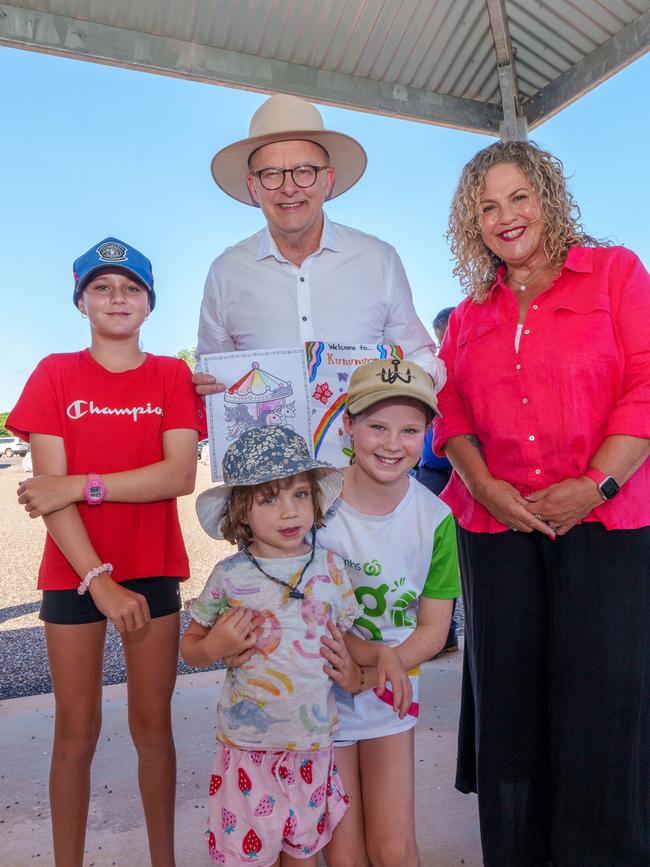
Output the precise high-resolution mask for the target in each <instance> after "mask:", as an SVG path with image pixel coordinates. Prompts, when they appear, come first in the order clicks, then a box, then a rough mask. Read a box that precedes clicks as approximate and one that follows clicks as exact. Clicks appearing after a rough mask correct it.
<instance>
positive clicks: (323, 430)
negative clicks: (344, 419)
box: [314, 391, 348, 457]
mask: <svg viewBox="0 0 650 867" xmlns="http://www.w3.org/2000/svg"><path fill="white" fill-rule="evenodd" d="M347 396H348V393H347V391H346V392H344V393H343V394H342V395H340V397H338V398H337V399H336V400H335V401H334V403H333V404H332V405H331V406H330V407H329V409H328V410H327V411H326V412H324V413H323V417H322V418H321V420H320V422H319V424H318V427H317V428H316V430H315V431H314V456H315V457H318V452H319V451H320V447H321V446H322V444H323V440H324V439H325V436H326V435H327V431H328V430H329V429H330V427H331V426H332V424H333V422H334V420H335V419H336V417H337V416H338V415H340V414H341V413H342V412H343V407H344V406H345V401H346V399H347Z"/></svg>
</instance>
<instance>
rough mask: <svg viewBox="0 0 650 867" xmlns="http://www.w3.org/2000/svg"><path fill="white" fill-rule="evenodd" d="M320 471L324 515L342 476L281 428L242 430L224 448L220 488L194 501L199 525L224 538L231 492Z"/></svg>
mask: <svg viewBox="0 0 650 867" xmlns="http://www.w3.org/2000/svg"><path fill="white" fill-rule="evenodd" d="M309 470H321V471H322V472H321V474H320V478H319V480H318V489H319V490H318V504H319V506H320V509H321V512H322V513H323V515H326V514H327V512H328V511H329V510H330V509H331V507H332V505H333V504H334V501H335V500H336V499H337V498H338V497H339V496H340V494H341V488H342V486H343V474H342V473H341V471H340V470H337V469H336V468H335V467H333V466H332V465H331V464H327V463H325V462H324V461H317V460H314V458H312V456H311V455H310V454H309V449H308V448H307V443H306V442H305V440H304V438H303V437H301V436H300V434H297V433H296V432H295V431H293V430H291V429H289V428H286V427H283V426H282V425H270V426H269V427H263V428H251V429H249V430H247V431H244V433H243V434H241V436H240V437H239V438H238V439H237V440H235V442H234V443H232V444H231V445H230V446H229V447H228V448H227V449H226V454H225V455H224V458H223V480H224V484H223V485H217V486H216V487H214V488H208V490H207V491H204V492H203V493H202V494H199V496H198V497H197V499H196V514H197V515H198V518H199V523H200V524H201V526H202V527H203V529H204V530H205V532H206V533H207V534H208V536H212V538H213V539H223V538H224V536H223V533H222V532H221V522H222V520H223V518H224V510H225V508H226V504H227V502H228V500H229V498H230V494H231V492H232V489H233V488H235V487H240V486H242V485H245V486H252V485H261V484H264V483H265V482H273V481H275V480H277V479H287V478H290V477H291V476H297V475H299V474H300V473H306V472H308V471H309Z"/></svg>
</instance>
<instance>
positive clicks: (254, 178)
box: [194, 94, 445, 394]
mask: <svg viewBox="0 0 650 867" xmlns="http://www.w3.org/2000/svg"><path fill="white" fill-rule="evenodd" d="M366 162H367V159H366V153H365V151H364V149H363V148H362V147H361V145H360V144H359V143H358V142H357V141H355V139H353V138H351V137H350V136H347V135H345V134H344V133H340V132H335V131H333V130H326V129H325V128H324V126H323V119H322V117H321V115H320V112H319V111H318V110H317V109H316V108H315V107H314V106H313V105H311V104H310V103H308V102H305V101H304V100H303V99H299V98H298V97H295V96H289V95H286V94H276V95H275V96H272V97H270V98H269V99H267V100H266V101H265V102H264V103H263V104H262V105H261V106H260V108H258V110H257V111H256V112H255V114H254V115H253V117H252V119H251V124H250V131H249V136H248V138H246V139H243V140H242V141H238V142H235V143H234V144H231V145H229V146H228V147H225V148H223V149H222V150H220V151H219V152H218V153H217V154H216V156H215V157H214V159H213V160H212V175H213V177H214V179H215V181H216V183H217V184H218V185H219V186H220V187H221V189H222V190H223V191H224V192H225V193H227V194H228V195H229V196H232V197H233V198H235V199H237V200H238V201H240V202H243V203H244V204H246V205H251V206H257V207H259V208H260V209H261V211H262V213H263V214H264V217H265V218H266V227H265V228H264V229H262V230H261V231H260V232H258V233H257V234H255V235H253V236H252V237H250V238H247V239H246V240H244V241H241V242H240V243H239V244H236V245H235V246H233V247H230V248H228V249H227V250H225V251H224V252H223V253H222V254H221V255H220V256H218V257H217V258H216V259H215V261H214V262H213V263H212V266H211V268H210V271H209V273H208V277H207V280H206V283H205V291H204V295H203V303H202V305H201V317H200V322H199V335H198V345H197V355H201V354H204V353H210V352H229V351H233V350H243V349H267V348H272V347H284V346H297V345H299V344H302V343H305V342H306V341H310V340H327V341H330V342H338V343H348V344H358V343H393V344H399V345H400V346H402V348H403V349H404V351H405V353H406V355H407V356H408V357H409V358H411V359H413V360H415V361H417V363H418V364H420V365H421V366H422V367H423V368H424V369H425V370H427V372H428V373H430V374H431V376H432V378H433V380H434V382H435V383H436V387H437V388H438V389H440V388H441V387H442V385H443V384H444V381H445V369H444V365H443V364H442V362H440V361H439V360H438V359H437V358H436V355H435V347H434V345H433V341H432V339H431V337H430V336H429V334H428V332H427V330H426V329H425V327H424V325H423V324H422V323H421V321H420V320H419V318H418V316H417V314H416V312H415V309H414V307H413V299H412V297H411V289H410V286H409V284H408V280H407V278H406V274H405V272H404V267H403V265H402V262H401V260H400V258H399V256H398V255H397V253H396V252H395V250H394V249H393V247H391V246H390V245H389V244H386V243H385V242H384V241H380V240H379V239H378V238H375V237H373V236H371V235H366V234H364V233H363V232H359V231H357V230H355V229H350V228H348V227H347V226H342V225H340V224H337V223H332V222H330V220H328V218H327V216H326V215H325V213H324V212H323V204H324V202H325V200H326V199H332V198H334V197H336V196H339V195H341V193H344V192H345V191H346V190H348V189H350V187H352V186H353V185H354V184H355V183H356V182H357V181H358V180H359V178H360V177H361V175H362V174H363V172H364V171H365V168H366ZM194 382H195V384H196V385H197V391H199V392H200V393H203V394H210V393H213V392H214V391H219V390H222V388H223V386H221V385H220V384H219V383H215V380H214V378H213V377H210V376H207V375H206V374H201V373H198V374H195V376H194Z"/></svg>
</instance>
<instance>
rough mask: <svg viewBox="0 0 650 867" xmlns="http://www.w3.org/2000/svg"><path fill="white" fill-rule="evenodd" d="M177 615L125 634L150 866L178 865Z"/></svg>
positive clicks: (131, 718) (132, 726)
mask: <svg viewBox="0 0 650 867" xmlns="http://www.w3.org/2000/svg"><path fill="white" fill-rule="evenodd" d="M179 624H180V615H179V614H169V615H167V616H166V617H157V618H155V619H153V620H151V621H149V623H148V624H147V625H146V626H144V627H142V629H138V630H136V631H135V632H125V633H123V634H122V644H123V646H124V656H125V659H126V668H127V686H128V696H129V729H130V731H131V737H132V738H133V743H134V745H135V748H136V750H137V753H138V782H139V785H140V795H141V797H142V806H143V807H144V815H145V820H146V823H147V834H148V837H149V851H150V854H151V864H152V867H174V864H175V860H174V806H175V795H176V750H175V748H174V738H173V735H172V721H171V699H172V694H173V691H174V685H175V683H176V668H177V665H178V641H179Z"/></svg>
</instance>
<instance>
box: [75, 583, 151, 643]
mask: <svg viewBox="0 0 650 867" xmlns="http://www.w3.org/2000/svg"><path fill="white" fill-rule="evenodd" d="M87 592H89V593H90V595H91V596H92V598H93V602H94V603H95V605H96V606H97V608H99V610H100V611H101V612H102V614H105V615H106V617H108V619H109V620H110V621H111V623H112V624H113V625H114V626H115V628H116V629H117V631H118V632H135V631H136V629H141V628H142V627H143V626H146V625H147V623H149V621H150V620H151V615H150V614H149V604H148V602H147V600H146V599H145V597H144V596H143V595H142V594H141V593H134V592H133V590H128V589H127V588H126V587H121V586H120V585H119V584H118V583H117V582H116V581H113V579H112V578H111V577H110V576H109V575H108V573H106V572H103V573H102V574H101V575H98V576H97V577H96V578H93V579H92V581H91V582H90V585H89V587H88V591H87Z"/></svg>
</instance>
